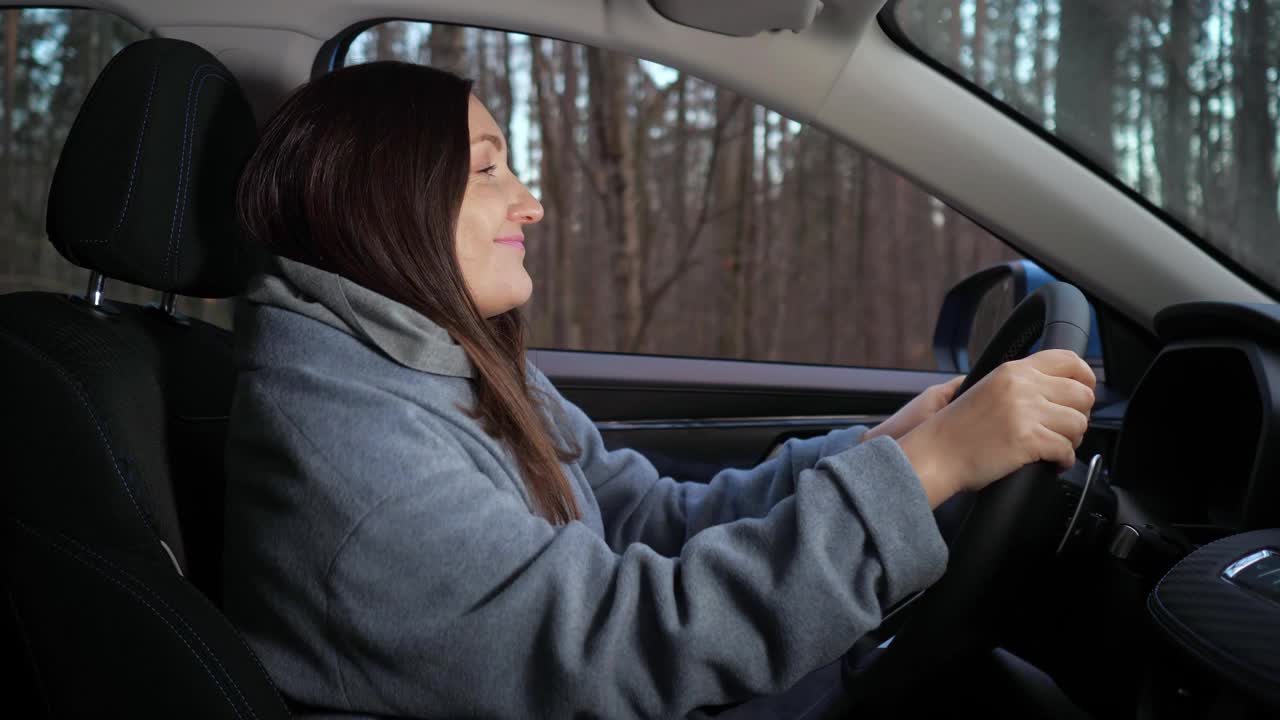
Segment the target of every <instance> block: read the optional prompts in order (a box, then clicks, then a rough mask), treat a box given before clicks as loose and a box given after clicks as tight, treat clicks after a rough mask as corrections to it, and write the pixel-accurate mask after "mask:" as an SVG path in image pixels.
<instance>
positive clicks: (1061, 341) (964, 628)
mask: <svg viewBox="0 0 1280 720" xmlns="http://www.w3.org/2000/svg"><path fill="white" fill-rule="evenodd" d="M1089 328H1090V311H1089V303H1088V301H1087V300H1086V299H1085V297H1084V294H1083V293H1081V292H1080V290H1078V289H1077V288H1076V287H1074V286H1072V285H1069V284H1067V283H1063V282H1054V283H1049V284H1047V285H1044V286H1042V287H1040V288H1039V289H1037V290H1036V291H1035V292H1034V293H1032V294H1031V295H1029V296H1027V298H1026V299H1024V300H1023V301H1022V302H1021V303H1019V304H1018V306H1017V307H1015V308H1014V310H1013V312H1012V313H1011V314H1010V316H1009V318H1008V319H1007V320H1006V321H1005V322H1004V324H1003V325H1002V326H1001V327H1000V329H999V330H998V331H997V332H996V334H995V336H994V337H993V338H992V339H991V341H990V342H989V343H988V344H987V347H986V348H985V349H984V350H983V352H982V355H981V356H980V357H979V359H978V361H977V362H976V363H975V364H974V366H973V369H972V370H971V371H970V372H969V374H968V376H967V377H966V378H965V380H964V381H963V382H962V383H961V385H960V388H959V389H957V391H956V397H959V396H960V395H961V394H962V393H964V392H965V391H967V390H968V389H969V388H970V387H973V386H974V385H975V384H977V383H978V382H979V381H981V380H982V378H984V377H986V375H987V374H988V373H990V372H991V371H992V370H994V369H996V367H998V366H1000V365H1001V364H1003V363H1004V362H1007V361H1009V360H1016V359H1019V358H1023V357H1026V356H1027V354H1028V352H1029V351H1030V350H1031V348H1032V347H1034V345H1035V343H1036V341H1037V340H1042V348H1043V349H1066V350H1071V351H1072V352H1075V353H1076V354H1077V355H1081V356H1083V355H1084V353H1085V349H1086V347H1087V346H1088V344H1089ZM1057 472H1058V471H1057V468H1056V467H1055V465H1054V464H1053V463H1050V462H1036V463H1032V464H1030V465H1027V466H1024V467H1022V468H1020V469H1019V470H1017V471H1015V472H1014V473H1012V474H1010V475H1009V476H1008V477H1005V478H1003V479H1001V480H998V481H996V482H994V483H992V484H990V485H988V486H987V487H986V488H984V489H983V490H982V491H981V492H977V493H962V494H960V495H957V496H956V497H954V498H952V499H951V500H949V501H948V502H947V503H944V504H943V505H942V506H941V507H939V508H938V510H937V511H936V517H937V519H938V521H939V527H940V529H941V530H943V538H944V540H946V541H947V544H948V546H949V548H950V559H949V560H948V563H947V571H946V574H945V575H943V577H942V579H941V580H939V581H938V582H937V583H935V584H934V585H933V586H932V587H930V588H929V589H928V590H926V591H925V592H923V593H922V594H921V595H919V596H918V597H917V598H916V599H915V600H914V601H913V602H912V603H911V604H910V607H907V608H905V609H904V611H905V612H907V613H908V616H907V619H906V621H905V624H903V625H902V627H901V628H900V629H899V631H898V632H897V634H896V635H895V636H894V638H893V642H892V643H891V644H890V646H889V647H888V648H886V649H884V650H883V651H882V652H879V653H877V654H876V655H875V656H874V662H871V663H869V664H867V665H863V666H859V667H855V666H854V665H853V664H852V663H851V662H848V661H847V662H846V664H845V674H844V680H845V685H846V688H847V689H848V692H849V695H850V698H851V700H852V701H854V702H858V701H866V700H871V699H874V698H878V697H888V696H891V695H893V694H894V693H896V692H901V691H904V690H906V689H908V688H910V687H911V686H912V685H913V683H914V682H915V681H917V680H921V679H924V678H927V677H928V676H929V675H930V674H932V673H933V672H935V671H937V670H938V669H940V668H942V667H943V666H945V665H946V664H947V663H948V662H951V661H954V660H955V659H957V658H960V657H963V656H964V655H966V654H968V653H971V652H974V651H977V650H986V649H990V648H991V647H992V646H993V636H994V634H995V632H994V631H995V628H994V624H995V621H996V620H997V618H998V617H999V615H1000V609H1001V608H1002V607H1004V606H1005V605H1004V603H1007V602H1009V601H1010V600H1011V598H1012V597H1014V596H1016V594H1017V592H1016V590H1017V583H1016V577H1015V578H1011V577H1010V575H1016V572H1014V573H1010V572H1008V570H1010V569H1016V568H1018V567H1025V566H1026V563H1027V562H1028V561H1031V560H1033V559H1034V558H1038V557H1045V558H1047V557H1050V556H1051V551H1052V547H1053V546H1054V543H1056V542H1057V540H1058V536H1057V535H1055V533H1053V532H1051V531H1052V530H1053V529H1054V528H1056V527H1057V525H1058V516H1059V515H1060V507H1061V506H1060V497H1061V496H1060V494H1059V492H1058V490H1057V488H1056V482H1057ZM1046 525H1048V526H1049V527H1045V526H1046ZM1046 530H1048V531H1050V532H1046Z"/></svg>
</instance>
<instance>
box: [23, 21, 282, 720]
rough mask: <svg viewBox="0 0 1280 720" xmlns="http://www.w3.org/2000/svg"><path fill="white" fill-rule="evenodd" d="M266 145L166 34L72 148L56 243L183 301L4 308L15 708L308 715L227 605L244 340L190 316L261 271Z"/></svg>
mask: <svg viewBox="0 0 1280 720" xmlns="http://www.w3.org/2000/svg"><path fill="white" fill-rule="evenodd" d="M255 135H256V129H255V123H254V120H253V116H252V113H251V111H250V109H249V106H248V104H247V102H246V101H245V99H244V97H243V95H242V93H241V91H240V89H239V86H238V85H237V83H236V81H235V79H234V78H233V77H232V75H231V73H230V72H229V71H228V70H227V69H226V68H225V67H224V66H223V65H222V63H220V62H219V61H218V60H217V59H215V58H214V57H213V56H212V55H210V54H209V53H208V52H206V51H204V50H202V49H201V48H199V47H197V46H195V45H192V44H190V43H185V42H181V41H176V40H165V39H150V40H144V41H142V42H139V43H135V44H133V45H131V46H129V47H128V48H126V49H125V50H123V51H122V52H121V53H120V54H119V55H117V56H116V57H115V58H114V59H113V60H112V61H111V63H110V64H109V65H108V66H107V68H106V69H105V70H104V71H103V73H102V75H101V76H100V77H99V78H98V80H97V82H96V83H95V85H94V87H93V89H92V91H91V92H90V94H89V96H88V98H87V99H86V100H85V103H84V106H83V107H82V108H81V110H80V114H79V116H78V117H77V119H76V122H75V124H74V125H73V127H72V129H71V133H70V135H69V136H68V138H67V143H66V146H65V148H64V150H63V153H62V156H61V157H60V159H59V162H58V167H57V170H56V172H55V175H54V180H53V186H52V189H51V193H50V200H49V208H48V219H47V229H48V233H49V239H50V241H51V242H53V243H54V245H55V246H56V247H57V248H58V251H59V252H60V253H61V254H62V255H63V256H65V257H66V258H67V259H69V260H70V261H72V262H74V263H76V264H77V265H80V266H81V267H85V268H89V269H90V270H92V271H94V272H95V273H100V274H101V275H102V276H104V277H107V278H114V279H119V280H124V281H127V282H131V283H136V284H140V285H144V286H147V287H151V288H154V289H156V290H158V291H161V292H163V293H166V295H165V302H162V303H161V304H159V305H152V306H148V307H140V306H136V305H129V304H124V303H112V302H110V301H106V302H103V303H102V304H101V305H98V306H95V305H94V304H92V303H91V302H88V301H86V300H85V299H83V298H75V297H70V296H67V295H61V294H55V293H37V292H31V293H14V294H9V295H4V296H0V397H3V398H4V403H5V405H4V406H5V411H4V412H3V413H2V414H0V417H2V418H3V420H0V448H2V450H3V454H2V457H3V458H4V460H3V462H4V466H3V467H4V470H3V474H2V477H3V481H4V485H3V501H2V503H0V536H2V537H3V539H2V540H0V543H2V550H0V583H3V586H2V588H0V589H2V590H3V592H4V608H3V610H0V615H2V616H3V617H4V620H5V627H4V629H3V630H4V640H5V642H6V644H5V645H4V648H5V652H7V653H8V654H9V655H10V658H11V659H17V660H18V661H19V662H18V663H16V664H15V663H9V664H8V666H9V667H21V668H24V669H25V670H24V672H25V673H26V675H24V676H19V678H18V679H17V680H16V681H15V683H14V687H15V690H16V691H17V692H18V693H19V695H18V696H13V695H12V694H11V695H10V696H9V697H6V698H4V699H3V700H0V702H3V703H5V705H4V706H3V707H4V710H3V711H0V714H3V715H5V716H8V717H41V716H49V717H59V718H62V717H94V718H103V717H173V718H238V719H239V720H268V719H271V718H284V717H288V714H289V713H288V710H287V709H286V707H285V705H284V703H283V702H282V701H281V698H280V696H279V695H278V693H277V692H276V691H275V689H274V687H273V686H272V685H271V682H270V680H269V679H268V677H267V675H266V673H265V672H264V671H263V669H262V667H261V665H260V664H259V663H258V662H257V659H256V658H255V657H254V656H253V653H252V652H251V651H250V650H249V649H248V647H247V646H246V645H245V644H244V642H243V641H242V640H241V639H240V637H239V636H238V635H237V634H236V632H235V631H234V630H233V629H232V627H231V625H230V624H229V623H228V622H227V621H226V619H225V618H224V617H223V616H222V615H221V614H220V613H219V611H218V610H217V606H216V603H217V599H218V587H219V582H218V579H219V576H220V574H221V568H220V555H221V546H222V491H223V485H224V479H223V475H222V473H223V463H222V453H223V444H224V441H225V434H226V418H227V415H228V411H229V407H230V402H231V394H232V388H233V372H232V365H231V337H230V333H228V332H226V331H224V330H221V329H219V328H216V327H214V326H212V325H209V324H207V323H204V322H200V321H197V320H193V319H189V318H183V317H181V316H178V315H176V314H174V313H172V311H171V307H172V302H171V300H172V297H173V294H181V295H194V296H199V297H209V298H220V297H229V296H232V295H234V294H236V293H237V292H238V291H239V290H240V289H241V287H243V283H244V280H245V279H246V278H247V277H248V275H249V274H250V273H252V272H253V271H254V270H255V269H256V268H257V267H259V266H260V263H259V261H258V258H257V256H256V254H255V253H254V252H252V251H250V250H249V249H248V247H247V246H245V245H244V244H243V242H242V241H241V240H240V239H239V238H240V235H239V233H238V232H237V230H236V224H235V220H234V213H233V190H234V183H235V179H236V177H237V175H238V173H239V171H240V168H241V167H242V165H243V163H244V161H245V160H246V159H247V157H248V154H249V153H250V152H251V150H252V146H253V142H254V139H255ZM95 277H96V276H95ZM106 294H107V295H108V296H109V295H110V284H109V283H108V284H107V285H106ZM6 684H7V683H6ZM24 693H25V694H24ZM20 697H25V698H27V699H26V701H25V702H26V703H27V704H26V705H23V704H22V702H24V701H22V700H20V699H19V698H20ZM15 703H17V704H18V710H17V711H16V712H14V705H15ZM11 712H13V714H10V713H11Z"/></svg>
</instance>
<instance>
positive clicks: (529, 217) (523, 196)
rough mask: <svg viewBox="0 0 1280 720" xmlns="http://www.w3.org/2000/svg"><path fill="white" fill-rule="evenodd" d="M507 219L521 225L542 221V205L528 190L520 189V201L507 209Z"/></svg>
mask: <svg viewBox="0 0 1280 720" xmlns="http://www.w3.org/2000/svg"><path fill="white" fill-rule="evenodd" d="M507 218H508V219H510V220H511V221H512V222H517V223H520V224H521V225H532V224H533V223H536V222H538V221H539V220H541V219H542V203H540V202H538V198H536V197H534V196H533V193H531V192H529V190H528V188H525V187H521V188H520V199H519V200H517V201H516V202H514V203H512V204H511V206H510V207H509V208H507Z"/></svg>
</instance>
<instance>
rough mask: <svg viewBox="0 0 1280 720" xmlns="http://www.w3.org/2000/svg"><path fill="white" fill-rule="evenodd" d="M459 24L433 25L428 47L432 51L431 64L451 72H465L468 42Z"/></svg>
mask: <svg viewBox="0 0 1280 720" xmlns="http://www.w3.org/2000/svg"><path fill="white" fill-rule="evenodd" d="M462 31H463V28H462V27H461V26H459V25H438V24H433V25H432V26H431V37H430V40H428V42H427V47H428V48H429V49H430V51H431V66H432V67H436V68H439V69H441V70H448V71H449V72H455V73H461V74H465V73H466V70H467V68H466V67H465V63H466V43H465V42H464V38H463V36H462Z"/></svg>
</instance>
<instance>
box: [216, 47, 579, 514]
mask: <svg viewBox="0 0 1280 720" xmlns="http://www.w3.org/2000/svg"><path fill="white" fill-rule="evenodd" d="M470 95H471V81H469V80H466V79H463V78H460V77H458V76H456V75H453V74H451V73H448V72H444V71H441V70H437V69H434V68H429V67H423V66H421V65H412V64H409V63H400V62H376V63H369V64H366V65H356V66H352V67H349V68H343V69H340V70H336V71H334V72H332V73H329V74H326V75H322V76H320V77H318V78H315V79H314V80H312V81H311V82H309V83H307V84H306V85H304V86H302V87H301V88H299V89H298V90H297V91H295V92H294V93H293V94H292V95H291V96H290V97H289V99H288V100H286V101H285V103H284V105H283V106H281V108H280V109H279V110H278V111H276V114H275V115H274V116H273V117H272V118H271V120H270V121H269V122H268V123H267V125H266V127H265V128H264V130H263V133H262V139H261V140H260V142H259V144H258V147H257V149H256V150H255V152H254V154H253V156H252V157H251V158H250V159H249V162H248V164H247V165H246V167H245V169H244V172H243V174H242V175H241V177H240V183H239V186H238V188H237V197H236V207H237V211H238V213H239V216H240V221H241V223H242V225H243V226H244V228H245V230H246V232H247V233H248V234H249V235H250V236H251V237H252V238H253V239H255V240H257V241H258V242H260V243H262V244H263V245H265V246H266V247H267V249H268V250H269V251H270V252H273V253H275V254H277V255H282V256H284V257H287V258H290V259H292V260H296V261H298V262H302V263H306V264H308V265H311V266H313V267H318V268H320V269H322V270H327V271H329V272H333V273H337V274H338V275H341V276H343V277H345V278H347V279H348V280H351V281H352V282H354V283H357V284H359V285H362V286H364V287H366V288H368V289H370V290H373V291H374V292H377V293H379V294H381V295H384V296H386V297H389V298H391V299H393V300H396V301H398V302H400V303H403V304H404V305H407V306H409V307H411V308H413V309H415V310H417V311H418V312H420V313H422V314H423V315H424V316H426V317H427V318H429V319H431V320H432V321H433V322H435V323H436V324H438V325H440V326H441V327H443V328H444V329H445V330H447V331H448V332H449V334H450V335H451V336H453V338H454V339H455V340H457V342H458V343H459V344H460V345H462V347H463V349H464V350H465V351H466V353H467V355H468V357H470V359H471V362H472V364H473V365H474V366H475V368H476V377H475V379H474V380H473V382H472V387H473V390H474V394H475V406H474V407H473V408H464V410H466V411H467V412H468V413H469V414H470V415H471V416H472V417H473V418H476V419H477V420H478V421H479V422H480V423H481V426H482V427H483V428H484V429H485V431H486V432H488V433H489V434H490V435H492V436H494V437H495V438H497V439H499V440H500V441H502V442H504V443H506V445H507V446H508V448H509V449H510V450H511V451H512V453H513V455H514V456H515V457H516V460H517V462H518V463H519V464H520V470H521V473H522V474H523V476H524V481H525V486H526V487H527V488H528V490H529V494H530V496H531V497H532V498H533V500H534V503H535V505H536V507H537V510H538V511H539V512H540V513H541V514H542V516H543V517H545V518H547V519H548V520H550V521H551V522H553V523H567V522H568V521H570V520H572V519H576V518H578V517H580V516H581V514H580V510H579V508H578V505H577V503H576V502H575V501H574V496H573V493H572V492H571V490H570V487H569V481H568V479H567V478H566V477H565V475H564V472H563V470H562V468H561V466H560V463H561V462H567V461H569V460H572V459H573V458H574V457H575V456H576V455H577V454H578V452H579V451H578V449H577V448H572V447H570V448H565V447H562V446H560V445H558V444H557V443H556V442H554V441H553V440H552V437H553V436H552V431H551V428H550V427H549V425H548V422H547V419H546V418H545V416H544V415H543V414H542V413H541V412H539V410H540V409H542V408H543V407H545V406H546V405H547V400H546V398H545V397H544V396H543V395H542V394H541V393H536V392H534V391H533V390H534V389H533V388H531V387H530V385H529V383H528V378H527V376H526V374H525V338H526V329H525V323H524V319H523V317H522V315H521V314H520V312H519V311H518V310H511V311H509V312H506V313H503V314H501V315H498V316H496V317H492V318H487V319H486V318H485V317H483V316H482V315H481V314H480V311H479V309H478V308H477V307H476V304H475V302H474V301H473V300H472V298H471V295H470V293H469V292H468V291H467V289H466V284H465V282H464V281H463V277H462V271H461V269H460V267H459V265H458V260H457V254H456V245H455V230H456V227H457V222H458V213H459V210H460V208H461V206H462V197H463V194H464V191H465V189H466V182H467V177H468V174H469V172H470V166H471V158H470V134H469V128H468V122H467V111H468V107H467V104H468V101H469V98H470Z"/></svg>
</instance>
